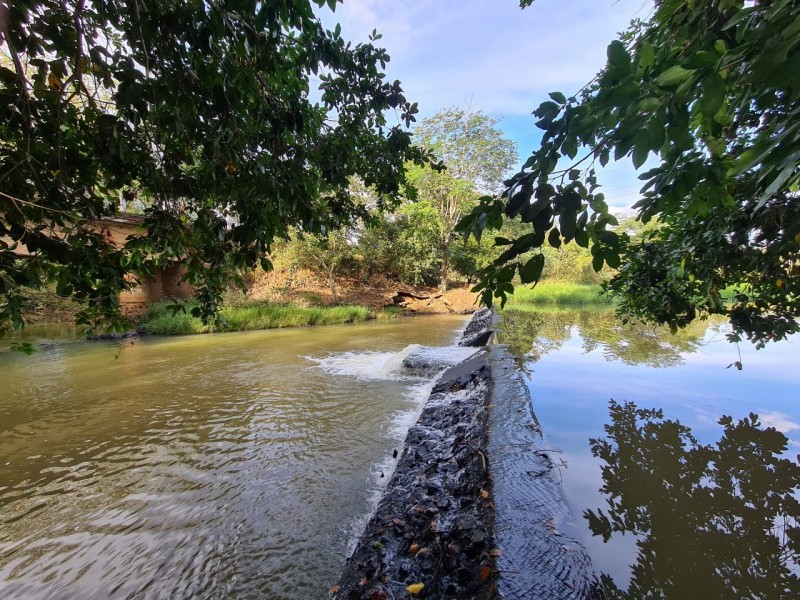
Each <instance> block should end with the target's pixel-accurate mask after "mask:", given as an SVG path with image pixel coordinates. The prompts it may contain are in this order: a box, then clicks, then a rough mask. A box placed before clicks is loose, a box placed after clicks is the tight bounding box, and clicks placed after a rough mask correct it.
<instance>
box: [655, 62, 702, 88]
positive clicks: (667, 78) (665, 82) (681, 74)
mask: <svg viewBox="0 0 800 600" xmlns="http://www.w3.org/2000/svg"><path fill="white" fill-rule="evenodd" d="M692 75H694V70H693V69H684V68H683V67H682V66H680V65H675V66H672V67H670V68H669V69H667V70H666V71H663V72H662V73H661V74H659V76H658V77H656V79H655V83H656V85H659V86H661V87H671V86H673V85H678V84H679V83H681V82H683V81H686V80H687V79H688V78H689V77H691V76H692Z"/></svg>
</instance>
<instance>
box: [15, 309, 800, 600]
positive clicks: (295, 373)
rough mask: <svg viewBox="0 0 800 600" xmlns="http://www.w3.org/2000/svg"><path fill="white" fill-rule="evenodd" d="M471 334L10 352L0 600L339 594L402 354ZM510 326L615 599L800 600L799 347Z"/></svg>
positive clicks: (368, 328)
mask: <svg viewBox="0 0 800 600" xmlns="http://www.w3.org/2000/svg"><path fill="white" fill-rule="evenodd" d="M464 323H465V319H464V318H463V317H424V318H423V317H420V318H414V319H401V320H397V321H379V322H372V323H367V324H363V325H349V326H341V327H319V328H309V329H293V330H273V331H265V332H250V333H232V334H216V335H208V336H191V337H182V338H157V337H149V338H143V339H141V340H136V341H135V342H134V343H133V345H129V344H128V345H123V346H117V345H114V344H109V343H103V342H93V343H87V342H82V341H78V340H71V341H70V340H64V339H61V340H60V341H54V342H52V343H46V344H45V345H43V346H41V348H40V351H39V352H38V353H36V354H35V355H33V356H23V355H20V354H16V353H8V352H4V353H2V354H0V597H2V598H3V599H6V598H10V599H18V598H19V599H24V600H40V599H50V598H52V599H59V600H60V599H72V598H76V599H78V598H79V599H81V600H84V599H92V598H98V599H100V598H103V599H105V598H110V599H115V598H137V599H140V598H142V599H148V598H170V599H173V598H174V599H183V598H187V599H188V598H201V599H202V598H224V597H235V598H270V599H272V598H276V599H278V598H287V599H294V598H324V597H325V596H326V593H325V592H326V590H327V589H328V588H329V587H330V586H331V585H332V583H333V582H334V581H335V580H336V579H337V577H338V574H339V569H340V567H341V565H342V562H343V560H344V558H345V556H346V555H347V553H348V549H349V546H350V545H351V544H352V543H353V542H354V540H355V538H356V536H357V535H358V533H359V531H360V530H361V527H362V525H363V524H364V522H365V520H366V518H367V517H368V515H369V513H370V511H371V509H372V507H373V506H374V504H375V502H376V501H377V498H378V495H379V493H380V490H381V485H382V483H385V481H386V480H387V479H388V475H389V473H390V470H391V468H392V466H393V458H392V454H393V450H394V449H399V448H400V446H401V444H402V439H403V436H404V434H405V431H406V429H407V427H408V425H409V424H410V423H411V422H412V421H413V420H414V418H415V415H416V414H417V411H418V410H419V407H420V402H421V401H422V400H423V399H424V398H425V396H426V395H427V386H428V385H429V382H425V381H421V380H415V379H409V378H403V377H398V376H397V374H396V372H394V371H392V370H391V367H392V364H394V362H395V361H396V359H397V357H398V354H397V353H398V352H400V351H402V350H403V349H404V348H406V347H407V346H408V345H409V344H425V345H429V346H438V345H447V344H450V343H452V341H453V340H454V338H455V335H456V330H457V329H458V328H460V327H462V326H463V324H464ZM500 328H501V332H500V335H499V341H501V342H503V343H506V344H508V345H509V347H510V349H511V351H512V352H513V353H514V354H515V355H516V356H517V360H518V364H519V366H520V368H521V369H522V370H523V373H524V376H525V380H526V382H527V385H528V387H529V389H530V393H531V397H532V402H533V409H534V411H535V413H536V417H537V419H538V420H539V422H540V424H541V426H542V430H543V432H544V436H545V438H544V445H545V447H546V448H547V449H548V450H549V452H550V455H551V457H552V458H553V460H554V461H555V462H556V465H557V468H556V469H555V471H554V473H553V475H554V476H555V477H557V478H558V479H559V480H560V481H562V483H563V490H564V494H565V497H566V500H567V502H568V504H569V505H570V508H571V510H572V513H573V515H574V522H573V523H572V524H571V525H566V526H565V528H567V529H568V531H566V532H567V533H570V534H571V535H574V536H575V537H577V538H578V539H579V540H580V541H582V542H583V543H584V544H585V545H586V546H587V548H588V550H589V553H590V555H591V557H592V561H593V563H594V566H595V569H596V570H597V573H598V575H602V576H603V577H604V579H605V586H606V591H607V592H608V593H609V597H610V598H628V599H631V600H634V599H638V598H643V597H666V598H681V599H683V598H715V599H717V598H740V597H752V598H792V597H800V593H798V590H800V587H798V586H799V585H800V584H799V583H798V582H800V580H798V579H797V575H798V573H800V568H798V566H799V565H800V527H798V519H800V504H798V503H797V491H798V489H800V488H798V486H800V467H799V466H798V465H797V462H796V460H795V458H794V457H795V455H796V454H797V453H798V452H800V408H799V407H800V397H798V394H799V393H800V369H798V365H800V341H799V340H789V341H787V342H782V343H780V344H775V345H770V346H768V347H767V348H765V349H764V350H761V351H755V350H753V348H752V347H750V346H749V345H747V344H742V345H741V346H740V347H739V348H737V347H736V346H733V345H731V344H729V343H728V342H726V341H725V332H726V330H725V326H724V324H722V323H719V322H699V323H697V324H694V325H692V326H691V327H690V328H689V329H687V330H684V331H682V332H680V333H679V335H677V336H671V335H669V334H668V332H665V331H662V330H658V329H653V328H651V327H642V326H627V327H626V326H622V325H620V324H619V323H617V322H616V320H615V319H614V317H613V314H612V313H610V312H609V311H583V312H578V311H544V312H535V313H519V312H512V311H506V313H505V314H504V315H503V318H502V322H501V324H500ZM30 333H36V332H35V330H32V331H31V332H30ZM64 333H68V332H63V331H62V332H59V335H60V336H61V338H63V337H64V335H63V334H64ZM737 362H741V364H742V367H743V368H742V369H741V370H739V369H737V368H736V366H735V363H737ZM612 399H613V400H614V401H615V402H616V404H610V401H611V400H612ZM656 411H661V412H656ZM750 413H754V414H755V413H757V414H758V415H759V420H760V426H754V425H753V424H752V422H750V421H749V419H750V416H749V415H750ZM723 415H730V416H731V417H732V418H733V421H732V422H731V423H729V424H728V425H722V424H720V423H719V419H720V417H722V416H723ZM745 419H747V421H742V422H739V421H740V420H745ZM769 427H774V428H775V431H772V430H770V429H768V428H769ZM771 431H772V433H770V432H771ZM776 432H781V433H776ZM591 440H594V441H591ZM381 475H383V477H381ZM559 526H560V525H559ZM623 533H624V534H625V535H623Z"/></svg>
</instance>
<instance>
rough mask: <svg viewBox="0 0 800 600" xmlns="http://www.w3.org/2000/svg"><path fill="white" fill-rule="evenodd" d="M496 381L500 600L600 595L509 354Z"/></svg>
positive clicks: (492, 427)
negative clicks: (575, 535) (574, 531)
mask: <svg viewBox="0 0 800 600" xmlns="http://www.w3.org/2000/svg"><path fill="white" fill-rule="evenodd" d="M489 365H490V369H491V373H492V383H493V387H492V394H491V407H492V408H491V410H490V412H489V432H488V445H487V450H488V459H489V472H490V474H491V477H492V482H493V486H494V487H493V500H494V504H495V520H494V527H493V530H494V544H495V545H496V546H497V548H499V549H500V550H501V554H500V556H498V557H497V563H496V568H497V570H498V572H499V573H500V576H499V577H498V578H497V583H496V585H497V597H498V598H507V599H509V600H512V599H518V598H519V599H522V598H525V599H531V600H536V599H542V600H545V599H547V600H561V599H563V600H567V599H569V600H573V599H574V600H578V599H584V598H592V597H593V594H594V593H595V590H594V583H595V582H594V577H593V576H592V568H591V561H590V559H589V556H588V554H587V553H586V550H585V549H584V547H583V546H582V545H581V544H580V543H579V542H577V541H576V539H575V537H574V536H573V535H572V534H571V533H572V532H571V531H570V530H571V529H572V525H571V521H572V516H571V515H570V512H569V509H568V508H567V505H566V503H565V502H564V499H563V497H562V493H561V487H560V484H559V480H558V470H557V468H556V466H555V464H554V463H553V461H552V459H551V457H550V455H549V453H548V451H547V450H546V449H545V448H544V447H543V446H542V436H541V430H540V428H539V424H538V422H537V420H536V417H535V415H534V414H533V411H532V407H531V400H530V397H529V395H528V390H527V387H526V386H525V383H524V382H523V381H522V377H521V375H520V373H519V371H518V370H517V369H516V367H515V363H514V359H513V357H512V356H511V354H510V353H509V352H508V351H507V350H506V349H505V348H504V347H503V346H494V347H492V349H491V354H490V356H489Z"/></svg>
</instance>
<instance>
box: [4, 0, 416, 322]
mask: <svg viewBox="0 0 800 600" xmlns="http://www.w3.org/2000/svg"><path fill="white" fill-rule="evenodd" d="M340 1H341V0H340ZM314 3H315V4H317V5H320V6H322V5H323V4H325V3H327V4H328V6H329V7H330V8H334V7H335V6H336V0H314ZM378 38H379V36H378V35H377V34H374V35H373V37H372V40H371V42H374V41H375V40H377V39H378ZM0 50H1V51H2V53H3V54H4V55H5V56H6V57H7V59H8V60H7V61H4V62H3V64H2V66H0V140H1V141H0V333H2V332H4V331H7V330H8V329H9V328H11V327H17V326H20V325H21V324H22V322H23V318H24V314H25V294H24V292H23V289H24V287H25V286H32V287H37V286H40V285H42V283H43V282H44V281H46V280H54V281H55V282H56V284H57V289H58V291H59V293H61V294H63V295H74V296H75V297H77V298H78V299H79V300H82V301H83V302H84V303H85V306H86V310H84V311H83V313H82V315H81V320H82V321H83V322H86V323H89V324H92V323H95V322H96V321H98V320H102V319H109V318H110V319H112V320H113V319H114V318H115V316H116V315H117V308H118V306H117V293H118V292H119V291H120V290H121V289H124V288H125V287H126V286H128V285H129V281H128V279H126V276H127V275H129V274H130V273H146V272H149V271H152V270H153V269H154V268H156V267H158V266H159V265H163V264H165V263H166V262H168V261H170V260H175V259H182V260H183V261H184V262H185V264H186V266H187V268H188V273H187V274H186V277H185V279H186V280H187V281H188V283H190V284H191V285H192V286H194V288H195V289H196V290H197V294H198V298H199V300H200V305H199V307H198V309H197V312H198V314H199V315H200V316H202V317H204V318H209V317H211V316H213V315H214V312H215V308H216V306H217V304H218V302H219V300H220V297H221V291H222V288H223V285H224V283H225V280H226V279H227V277H228V276H229V274H230V273H231V272H235V271H236V270H237V269H239V268H241V267H244V266H249V265H252V264H254V263H256V262H257V261H258V260H259V259H263V257H264V256H265V255H266V252H267V251H268V250H269V248H270V245H271V244H272V242H273V241H274V240H276V239H279V238H281V237H283V236H285V235H286V231H287V228H288V227H290V226H297V227H301V228H303V229H305V230H307V231H315V230H321V229H322V228H328V229H330V228H334V227H336V226H337V225H339V224H341V223H350V222H352V221H353V220H354V219H355V218H357V217H359V216H361V215H362V213H363V212H364V208H363V207H361V206H359V205H358V204H357V203H356V202H354V201H353V198H352V197H351V195H350V193H349V192H348V179H349V177H351V176H352V175H355V174H358V175H359V176H360V177H361V178H362V179H363V181H364V182H365V184H366V185H368V186H372V187H374V188H375V189H376V190H377V192H378V197H379V198H380V204H381V205H382V206H385V205H387V204H391V203H392V202H393V200H392V199H393V198H396V197H397V195H398V192H399V191H400V189H401V188H402V186H403V184H404V181H405V164H406V163H407V162H409V161H414V162H418V163H422V162H425V160H426V159H425V156H424V153H423V152H422V151H420V150H418V149H417V148H415V147H414V146H412V144H411V137H410V134H409V133H408V131H406V130H405V129H404V128H403V126H405V127H408V126H410V124H411V123H412V122H413V121H414V120H415V119H414V114H415V113H416V112H417V108H416V105H415V104H412V103H410V102H408V101H407V100H406V98H405V96H404V95H403V91H402V89H401V86H400V84H399V82H396V81H395V82H393V83H391V82H388V81H386V79H385V75H384V73H383V72H382V70H383V69H384V68H385V64H386V62H387V61H388V60H389V57H388V55H387V54H386V52H385V51H384V50H383V49H381V48H379V47H376V46H374V45H373V44H372V43H362V44H357V45H352V44H350V43H347V42H346V41H345V40H343V39H342V37H341V35H340V29H339V27H336V29H335V30H334V31H326V30H325V29H324V28H323V27H322V25H321V24H320V22H319V20H318V19H317V18H316V17H315V15H314V12H313V10H312V3H311V2H310V0H284V1H281V2H264V1H260V0H215V1H210V0H199V1H195V2H184V1H182V0H136V1H134V2H127V1H121V0H91V1H89V2H87V1H85V0H76V1H75V2H61V1H57V0H25V1H21V2H16V1H15V2H9V1H8V0H0ZM314 81H318V82H319V86H318V87H319V89H318V90H314V89H313V86H312V82H314ZM389 112H393V113H396V114H399V116H400V122H398V123H396V124H394V125H393V124H391V123H388V122H387V119H386V116H385V115H386V114H387V113H389ZM122 200H124V201H125V202H126V203H127V202H131V201H133V200H139V201H141V202H142V204H143V205H144V206H146V207H147V208H146V210H145V211H144V229H145V230H146V235H137V236H134V237H133V238H131V239H130V240H129V241H128V242H127V243H126V244H125V246H124V247H122V248H119V247H116V246H114V245H112V244H111V243H109V241H108V240H107V239H105V237H104V236H103V235H102V234H101V232H100V231H99V230H98V227H97V224H96V220H98V219H102V218H104V217H108V216H112V215H114V214H115V213H116V212H117V210H118V208H119V206H120V202H121V201H122ZM23 247H24V248H25V249H26V250H27V252H28V253H29V254H31V256H30V258H27V259H25V260H21V259H19V258H18V257H17V253H18V252H19V251H20V250H21V249H23ZM264 260H265V259H264ZM265 264H266V263H265Z"/></svg>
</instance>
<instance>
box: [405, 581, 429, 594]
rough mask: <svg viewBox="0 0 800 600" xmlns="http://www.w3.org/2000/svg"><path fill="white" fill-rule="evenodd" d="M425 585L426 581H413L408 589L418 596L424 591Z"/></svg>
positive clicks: (410, 592)
mask: <svg viewBox="0 0 800 600" xmlns="http://www.w3.org/2000/svg"><path fill="white" fill-rule="evenodd" d="M424 587H425V584H424V583H412V584H411V585H409V586H408V587H407V588H406V589H407V590H408V593H409V594H411V595H412V596H416V595H417V594H419V593H420V592H421V591H422V588H424Z"/></svg>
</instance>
